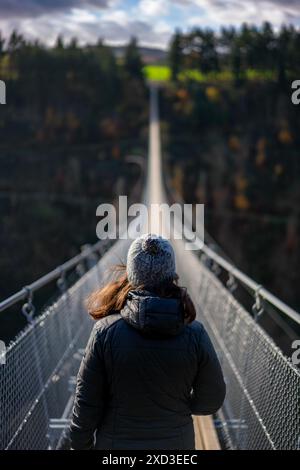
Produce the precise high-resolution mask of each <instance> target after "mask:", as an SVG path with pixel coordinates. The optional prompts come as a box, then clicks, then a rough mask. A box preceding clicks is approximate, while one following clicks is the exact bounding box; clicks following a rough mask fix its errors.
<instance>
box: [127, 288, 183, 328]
mask: <svg viewBox="0 0 300 470" xmlns="http://www.w3.org/2000/svg"><path fill="white" fill-rule="evenodd" d="M120 314H121V316H122V318H123V319H124V320H125V321H126V322H127V323H128V324H129V325H131V326H132V327H134V328H136V329H137V330H140V331H141V332H143V333H145V334H147V335H150V336H174V335H177V334H179V333H180V332H181V331H182V329H183V327H184V319H183V317H184V315H183V308H182V304H181V301H180V300H179V299H176V298H162V297H159V296H158V295H156V294H154V293H153V292H150V291H147V290H134V291H131V292H129V294H128V296H127V301H126V304H125V305H124V307H123V309H122V310H121V311H120Z"/></svg>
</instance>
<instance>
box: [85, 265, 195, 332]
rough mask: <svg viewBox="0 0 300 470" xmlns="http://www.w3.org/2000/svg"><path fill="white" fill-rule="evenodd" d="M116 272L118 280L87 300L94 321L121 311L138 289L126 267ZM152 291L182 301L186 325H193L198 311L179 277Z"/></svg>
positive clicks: (118, 266)
mask: <svg viewBox="0 0 300 470" xmlns="http://www.w3.org/2000/svg"><path fill="white" fill-rule="evenodd" d="M114 271H115V273H117V274H119V275H118V276H117V279H114V280H112V281H111V282H109V283H108V284H106V285H105V286H104V287H102V288H101V289H98V290H96V291H95V292H93V293H92V294H91V295H90V296H89V298H88V299H87V310H88V313H89V314H90V315H91V317H93V319H94V320H99V319H100V318H103V317H106V316H107V315H110V314H112V313H115V312H116V311H120V310H121V309H122V308H123V307H124V305H125V303H126V299H127V296H128V293H129V292H130V291H132V290H136V289H137V288H136V287H134V286H133V285H132V284H130V282H129V281H128V279H127V274H126V266H124V265H117V266H115V268H114ZM144 288H145V287H144V286H139V289H144ZM151 291H152V292H153V293H155V294H156V295H158V296H159V297H165V298H170V297H171V298H176V299H180V300H181V303H182V306H183V312H184V319H185V323H191V322H192V321H193V320H195V318H196V310H195V307H194V304H193V301H192V299H191V298H190V296H189V295H188V293H187V291H186V288H185V287H181V286H179V285H178V276H177V278H176V279H175V280H174V281H172V282H168V283H165V284H162V285H160V286H159V287H157V288H155V289H151Z"/></svg>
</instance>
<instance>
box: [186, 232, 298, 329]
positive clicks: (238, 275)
mask: <svg viewBox="0 0 300 470" xmlns="http://www.w3.org/2000/svg"><path fill="white" fill-rule="evenodd" d="M185 232H186V234H188V237H189V238H190V239H191V240H194V241H193V243H194V244H195V245H196V246H197V247H198V248H199V250H200V251H202V252H203V253H204V254H205V255H206V256H208V257H209V258H210V259H211V260H213V261H214V262H216V263H217V264H218V265H219V266H221V267H222V268H223V269H225V271H226V272H227V273H228V274H231V276H232V277H233V278H234V279H237V280H239V281H240V282H241V283H242V284H243V285H244V286H247V287H248V288H249V289H251V290H252V292H253V293H254V294H255V295H257V296H259V297H261V298H262V299H264V300H266V301H267V302H269V303H270V304H271V305H273V306H274V307H276V308H277V309H278V310H280V311H281V312H282V313H284V314H285V315H286V316H288V317H289V318H291V319H292V320H293V321H294V322H296V323H297V324H298V325H300V314H299V313H298V312H297V311H296V310H294V309H293V308H291V307H289V306H288V305H287V304H286V303H284V302H283V301H282V300H280V299H278V297H276V296H275V295H274V294H272V293H271V292H270V291H268V290H267V289H266V288H265V287H263V286H262V285H261V284H259V283H257V282H256V281H254V280H253V279H252V278H251V277H249V276H248V275H247V274H245V273H243V272H242V271H241V270H240V269H238V268H237V267H236V266H234V265H233V264H232V263H230V262H229V261H227V260H226V259H224V258H223V257H222V256H220V255H218V254H217V253H216V252H215V251H214V250H212V249H211V248H209V247H208V246H207V245H206V244H205V243H204V242H203V241H202V240H200V238H199V237H197V235H195V233H194V232H192V231H191V230H189V229H188V228H187V227H186V226H185Z"/></svg>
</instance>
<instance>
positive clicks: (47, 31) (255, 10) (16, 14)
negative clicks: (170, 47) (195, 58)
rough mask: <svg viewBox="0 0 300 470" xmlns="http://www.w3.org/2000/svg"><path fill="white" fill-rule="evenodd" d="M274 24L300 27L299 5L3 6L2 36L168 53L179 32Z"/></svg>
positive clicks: (38, 2)
mask: <svg viewBox="0 0 300 470" xmlns="http://www.w3.org/2000/svg"><path fill="white" fill-rule="evenodd" d="M262 21H271V22H272V24H273V25H274V27H275V28H278V27H279V26H280V25H281V24H282V23H293V24H295V25H298V26H299V25H300V0H243V1H241V0H0V30H2V33H3V35H4V36H5V37H7V36H9V34H10V33H11V31H12V30H13V29H17V30H18V31H19V32H20V33H23V34H24V35H25V36H26V37H28V38H30V39H35V38H38V39H40V40H41V41H43V42H45V43H47V44H53V43H54V42H55V40H56V38H57V36H58V35H59V34H60V35H63V37H64V38H65V40H66V41H68V40H69V39H70V38H71V37H74V36H77V38H78V40H79V43H81V44H84V43H87V42H89V43H94V42H96V41H97V39H98V38H99V37H101V38H103V39H104V40H105V41H107V42H108V43H114V44H121V43H124V42H126V41H128V39H129V38H130V37H131V36H137V38H138V39H139V42H140V43H141V44H143V45H153V46H156V47H159V46H160V47H165V46H166V45H167V44H168V42H169V39H170V36H171V35H172V31H173V30H174V29H175V28H178V27H179V28H180V29H181V30H183V31H186V30H188V29H190V28H192V27H194V26H202V27H211V28H213V29H215V30H218V29H219V28H220V26H221V25H233V26H240V25H241V23H243V22H248V23H254V24H261V23H262Z"/></svg>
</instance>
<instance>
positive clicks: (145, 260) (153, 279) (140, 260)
mask: <svg viewBox="0 0 300 470" xmlns="http://www.w3.org/2000/svg"><path fill="white" fill-rule="evenodd" d="M126 271H127V277H128V281H129V282H130V283H131V284H132V285H133V286H134V287H139V286H142V285H143V286H144V287H145V288H148V289H150V288H152V287H157V286H159V285H160V284H162V283H165V282H167V281H172V280H173V279H176V277H177V275H176V265H175V254H174V250H173V248H172V245H171V244H170V242H169V241H168V240H166V239H165V238H162V237H160V236H158V235H154V234H151V233H148V234H144V235H142V236H140V237H138V238H136V239H135V240H134V241H133V242H132V244H131V245H130V248H129V250H128V254H127V268H126Z"/></svg>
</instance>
